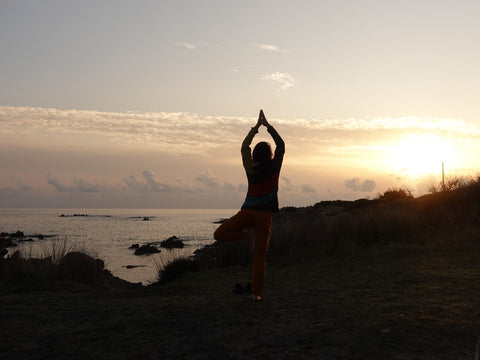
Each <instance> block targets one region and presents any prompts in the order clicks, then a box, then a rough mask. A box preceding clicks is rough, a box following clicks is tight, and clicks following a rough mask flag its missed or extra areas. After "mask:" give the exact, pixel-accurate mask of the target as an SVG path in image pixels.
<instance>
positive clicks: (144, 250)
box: [135, 244, 160, 255]
mask: <svg viewBox="0 0 480 360" xmlns="http://www.w3.org/2000/svg"><path fill="white" fill-rule="evenodd" d="M159 252H160V250H159V249H158V248H157V247H156V246H153V245H150V244H147V245H142V246H140V247H139V248H138V249H136V250H135V255H151V254H156V253H159Z"/></svg>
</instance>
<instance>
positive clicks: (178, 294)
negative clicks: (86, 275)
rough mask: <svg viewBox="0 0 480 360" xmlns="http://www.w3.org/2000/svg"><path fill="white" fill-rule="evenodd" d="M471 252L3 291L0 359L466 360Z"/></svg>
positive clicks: (478, 294)
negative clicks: (254, 285)
mask: <svg viewBox="0 0 480 360" xmlns="http://www.w3.org/2000/svg"><path fill="white" fill-rule="evenodd" d="M478 255H479V253H478V248H476V250H475V249H465V248H463V249H462V248H453V249H434V248H430V249H425V248H424V249H420V248H404V249H401V248H396V249H393V248H386V249H376V250H371V249H370V250H368V251H364V252H363V253H358V254H355V255H350V256H343V257H330V258H323V259H308V260H304V261H301V262H298V263H295V264H293V265H290V266H281V265H272V266H269V268H268V271H267V277H266V290H265V294H264V297H263V299H262V301H260V302H253V301H251V300H250V298H249V296H248V295H247V294H241V295H236V294H233V293H232V291H231V289H232V286H233V285H234V284H235V283H237V282H239V283H246V282H247V281H248V280H249V269H246V268H225V269H218V270H208V271H205V272H201V273H196V274H190V275H188V276H186V277H184V278H181V279H179V280H177V281H174V282H172V283H169V284H167V285H164V286H161V287H148V288H140V289H130V290H126V289H123V290H121V289H117V290H98V289H97V290H92V289H91V288H86V287H82V286H79V285H72V284H39V285H36V286H34V287H32V286H30V287H25V286H17V287H15V288H11V289H2V290H0V306H1V315H0V318H1V319H0V321H1V325H0V326H1V328H0V359H2V360H3V359H456V360H461V359H469V360H473V359H474V358H475V351H476V347H477V341H478V339H479V336H480V281H479V280H480V266H479V263H478V258H479V256H478Z"/></svg>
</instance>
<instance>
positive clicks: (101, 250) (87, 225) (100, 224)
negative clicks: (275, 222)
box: [0, 209, 237, 285]
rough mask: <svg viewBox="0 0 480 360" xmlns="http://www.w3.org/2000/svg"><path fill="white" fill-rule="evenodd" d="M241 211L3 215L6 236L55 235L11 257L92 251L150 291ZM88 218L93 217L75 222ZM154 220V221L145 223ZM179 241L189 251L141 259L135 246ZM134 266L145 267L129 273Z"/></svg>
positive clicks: (51, 211) (5, 212)
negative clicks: (161, 269) (168, 267)
mask: <svg viewBox="0 0 480 360" xmlns="http://www.w3.org/2000/svg"><path fill="white" fill-rule="evenodd" d="M236 211H237V210H228V209H221V210H210V209H209V210H199V209H194V210H191V209H178V210H172V209H156V210H155V209H154V210H152V209H133V210H132V209H128V210H127V209H92V210H88V209H81V210H78V209H0V232H8V233H12V232H16V231H23V232H24V233H25V235H26V236H27V235H35V234H42V235H54V237H52V238H45V239H44V240H36V238H35V239H34V240H35V241H34V242H33V243H32V242H25V243H21V244H20V245H19V246H18V247H17V248H12V249H11V250H10V251H12V250H13V251H15V250H17V249H18V250H21V251H24V252H25V253H26V254H27V255H28V254H32V256H41V255H42V254H44V253H48V252H49V251H51V249H52V247H57V248H58V247H59V246H62V245H63V244H64V243H65V242H66V243H67V246H72V247H79V248H86V249H87V250H91V251H93V254H95V255H96V256H97V257H99V258H101V259H103V260H104V261H105V266H106V268H107V269H109V270H110V271H111V272H112V273H113V274H114V275H115V276H118V277H120V278H122V279H125V280H128V281H131V282H142V283H143V284H144V285H145V284H149V283H151V282H154V281H155V280H156V276H157V269H158V266H161V265H162V264H164V263H165V262H166V261H168V260H171V259H172V258H175V257H177V256H185V255H191V254H193V252H194V251H195V250H196V249H198V248H200V247H202V246H204V245H206V244H210V243H212V242H213V241H214V240H213V232H214V231H215V229H216V228H217V227H218V224H215V223H214V222H215V221H218V220H220V219H223V218H228V217H230V216H232V215H233V214H235V213H236ZM62 215H65V216H62ZM73 215H88V216H73ZM145 218H148V221H146V220H144V219H145ZM171 236H177V237H178V238H179V239H181V240H183V241H184V243H185V248H184V249H181V250H179V249H176V250H168V249H163V248H162V249H161V253H160V254H153V255H150V256H145V255H144V256H137V255H134V251H133V250H131V249H129V247H130V246H131V245H132V244H136V243H138V244H140V245H142V244H146V243H150V242H158V241H163V240H165V239H167V238H169V237H171ZM128 265H140V266H139V267H136V268H127V266H128Z"/></svg>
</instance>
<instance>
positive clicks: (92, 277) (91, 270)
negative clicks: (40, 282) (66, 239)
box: [58, 251, 105, 283]
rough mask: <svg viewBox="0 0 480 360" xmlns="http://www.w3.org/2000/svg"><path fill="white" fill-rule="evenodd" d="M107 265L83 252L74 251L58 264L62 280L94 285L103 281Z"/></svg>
mask: <svg viewBox="0 0 480 360" xmlns="http://www.w3.org/2000/svg"><path fill="white" fill-rule="evenodd" d="M104 266H105V263H104V262H103V260H101V259H94V258H92V257H90V256H88V255H86V254H83V253H81V252H77V251H73V252H70V253H68V254H66V255H65V256H64V257H63V258H62V259H61V260H60V263H59V264H58V271H59V277H60V279H61V280H71V281H75V282H79V283H94V282H97V281H100V280H102V279H103V268H104Z"/></svg>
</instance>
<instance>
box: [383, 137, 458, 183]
mask: <svg viewBox="0 0 480 360" xmlns="http://www.w3.org/2000/svg"><path fill="white" fill-rule="evenodd" d="M389 155H390V156H389V157H390V161H391V166H392V168H393V170H394V171H395V172H400V173H402V174H404V175H408V176H411V177H419V176H422V175H427V174H441V171H442V163H448V164H450V166H451V167H453V166H455V165H456V164H455V163H456V161H457V160H458V156H457V150H456V146H455V144H454V143H453V141H452V140H451V139H443V138H441V137H439V136H437V135H430V134H415V135H407V136H404V137H403V138H402V140H401V141H400V142H398V143H397V144H396V145H394V146H392V151H391V153H390V154H389Z"/></svg>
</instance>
